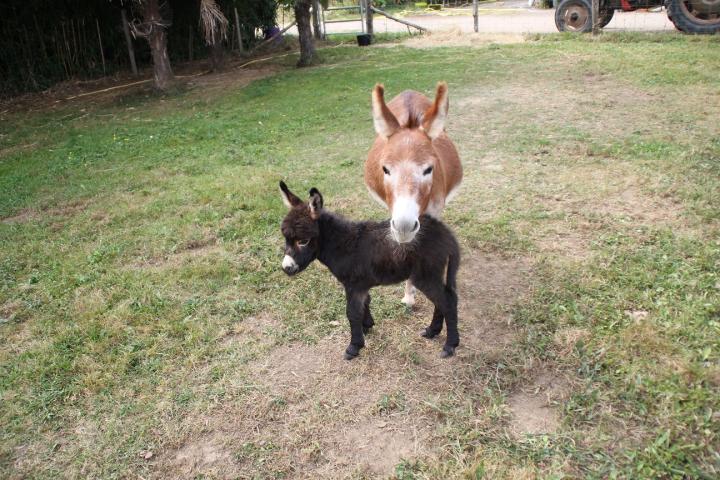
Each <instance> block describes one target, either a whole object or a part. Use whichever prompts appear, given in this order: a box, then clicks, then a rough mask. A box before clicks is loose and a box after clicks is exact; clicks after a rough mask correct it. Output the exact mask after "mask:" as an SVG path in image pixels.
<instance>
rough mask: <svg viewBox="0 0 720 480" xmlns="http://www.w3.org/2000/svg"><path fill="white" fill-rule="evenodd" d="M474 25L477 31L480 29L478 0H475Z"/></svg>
mask: <svg viewBox="0 0 720 480" xmlns="http://www.w3.org/2000/svg"><path fill="white" fill-rule="evenodd" d="M473 25H474V28H475V33H477V31H478V0H473Z"/></svg>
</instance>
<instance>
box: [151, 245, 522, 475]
mask: <svg viewBox="0 0 720 480" xmlns="http://www.w3.org/2000/svg"><path fill="white" fill-rule="evenodd" d="M530 274H531V267H530V265H529V263H528V262H527V261H526V260H523V259H517V258H501V257H498V256H493V255H484V254H478V253H475V252H468V253H466V255H465V257H464V259H463V263H462V266H461V269H460V273H459V295H460V302H461V306H460V333H461V346H460V348H458V350H457V355H456V357H455V358H452V359H441V358H440V357H439V353H440V350H441V347H442V342H443V341H444V335H441V336H440V338H439V339H437V340H435V341H428V340H426V339H423V338H421V337H420V336H419V331H420V330H421V329H422V328H423V327H425V326H426V325H427V324H428V323H429V321H430V318H431V313H432V312H431V307H430V305H428V302H427V300H425V299H421V301H420V304H419V306H418V307H417V309H416V311H415V312H414V313H413V315H410V316H408V317H406V319H404V320H403V321H401V322H396V321H393V322H390V321H383V320H382V319H380V318H376V326H375V329H374V331H373V332H372V333H371V334H369V335H368V336H367V337H366V348H365V349H364V350H363V351H362V352H361V354H360V356H359V357H358V358H356V359H355V360H353V361H351V362H348V361H345V360H343V358H342V354H343V352H344V349H345V347H346V346H347V342H348V340H349V334H348V332H347V327H346V324H345V319H344V317H343V318H339V319H338V320H339V321H340V322H341V324H340V326H339V327H338V329H337V330H336V331H335V332H334V333H332V334H330V335H328V336H326V337H324V338H322V339H320V340H319V341H318V342H317V343H313V344H311V343H307V344H306V343H298V342H295V343H290V344H283V345H279V346H276V347H274V348H271V349H270V350H269V351H267V350H266V353H265V354H263V355H262V356H261V357H260V358H258V359H257V360H255V361H252V362H251V363H250V364H249V365H248V366H247V368H246V371H245V373H244V375H243V379H244V380H243V382H244V384H245V385H246V386H247V387H248V388H249V391H248V393H247V395H246V396H245V397H243V398H242V399H241V400H240V401H238V402H223V403H222V404H220V405H217V406H216V408H213V409H212V410H211V411H210V412H207V413H205V414H203V415H202V419H194V420H192V421H191V422H190V423H189V424H188V425H187V427H186V428H184V429H183V430H184V433H183V434H182V435H181V436H180V437H179V440H178V441H177V444H175V445H172V444H171V445H168V446H167V448H166V450H165V451H163V452H160V454H159V455H158V459H159V460H158V463H157V464H156V472H157V476H158V477H160V476H162V475H169V474H170V475H174V476H176V477H177V478H192V477H193V476H196V475H203V474H204V475H214V476H217V477H219V478H235V477H239V478H250V477H253V476H255V477H257V476H260V477H263V476H273V475H285V476H287V477H290V478H319V479H335V478H347V477H349V476H361V477H365V478H368V477H369V478H386V477H387V476H389V475H391V474H392V473H393V472H394V468H395V466H396V465H397V464H399V463H400V462H401V461H403V460H404V459H406V460H412V459H420V458H432V457H433V456H436V455H439V454H440V451H441V450H442V446H443V442H442V438H443V437H442V431H443V428H444V420H443V416H442V414H439V413H438V411H437V407H435V406H434V405H435V404H437V403H438V402H440V401H441V400H442V399H443V398H447V397H448V396H452V395H453V392H456V391H460V390H465V389H471V390H472V391H482V389H483V388H484V387H485V386H486V385H485V384H483V383H482V382H481V381H478V380H477V377H473V374H472V372H473V371H475V370H476V369H477V365H476V361H477V360H478V359H479V358H480V357H482V358H484V359H485V360H486V361H487V362H488V363H491V364H492V362H493V358H495V357H496V356H497V355H499V352H500V351H501V350H502V349H503V348H504V347H505V346H507V345H508V343H509V342H511V341H512V340H513V338H514V327H513V326H512V319H511V315H510V306H511V305H512V304H514V303H515V302H517V301H518V299H519V298H520V297H521V296H522V295H523V294H524V293H525V292H526V291H527V288H528V278H529V276H530ZM393 292H395V290H393ZM388 294H389V292H388V291H387V290H385V291H383V290H382V289H378V290H377V291H374V295H388ZM398 301H399V297H398ZM277 327H279V325H278V323H277V321H276V320H275V319H274V318H273V317H272V316H271V315H269V314H260V315H257V316H255V317H250V318H248V319H246V320H245V321H243V322H242V324H241V325H239V326H238V327H237V328H236V329H235V330H234V331H233V332H232V334H231V335H230V336H229V337H226V338H225V339H224V340H222V341H224V342H226V343H225V345H226V347H228V348H229V349H232V348H234V347H237V348H240V347H241V346H242V345H247V344H248V343H249V342H261V340H259V338H260V337H262V336H263V335H265V334H266V333H267V331H268V329H275V328H277ZM242 337H247V338H245V339H244V338H242ZM228 342H229V343H228ZM493 368H494V367H493ZM488 381H489V380H488ZM457 389H460V390H457ZM207 438H210V439H211V441H208V440H206V439H207ZM189 445H192V447H188V446H189ZM201 445H210V447H202V446H201ZM203 448H206V449H209V450H208V451H207V452H204V450H203ZM188 451H189V452H191V453H190V454H189V453H187V452H188ZM200 457H207V458H209V459H210V460H209V461H206V462H205V463H203V461H201V460H200V459H199V458H200ZM161 472H162V473H161Z"/></svg>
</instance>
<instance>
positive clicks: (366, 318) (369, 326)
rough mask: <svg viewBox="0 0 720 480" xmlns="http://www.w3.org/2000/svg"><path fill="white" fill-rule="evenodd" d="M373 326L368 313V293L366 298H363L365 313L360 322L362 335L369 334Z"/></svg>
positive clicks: (373, 322)
mask: <svg viewBox="0 0 720 480" xmlns="http://www.w3.org/2000/svg"><path fill="white" fill-rule="evenodd" d="M374 325H375V320H373V317H372V314H371V313H370V294H369V293H368V295H367V297H365V312H364V315H363V322H362V326H363V333H369V332H370V330H372V328H373V326H374Z"/></svg>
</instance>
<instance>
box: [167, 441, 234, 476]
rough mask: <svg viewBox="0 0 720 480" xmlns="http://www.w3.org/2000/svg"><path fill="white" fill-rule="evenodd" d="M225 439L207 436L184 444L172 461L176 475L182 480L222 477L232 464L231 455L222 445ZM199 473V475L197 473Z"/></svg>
mask: <svg viewBox="0 0 720 480" xmlns="http://www.w3.org/2000/svg"><path fill="white" fill-rule="evenodd" d="M224 441H225V439H223V438H222V437H219V438H218V436H217V435H213V434H209V435H205V436H202V437H200V438H196V439H193V440H191V441H188V442H187V443H185V444H184V445H183V446H182V447H180V449H178V451H177V452H176V453H175V458H174V459H173V461H174V463H175V465H176V467H177V473H178V474H179V475H180V476H182V477H183V478H197V476H198V475H199V474H200V475H203V476H208V475H209V476H222V475H223V474H224V472H226V471H227V467H226V466H227V465H228V464H231V463H232V454H231V452H230V451H228V449H227V447H226V446H225V445H224ZM199 472H201V473H199Z"/></svg>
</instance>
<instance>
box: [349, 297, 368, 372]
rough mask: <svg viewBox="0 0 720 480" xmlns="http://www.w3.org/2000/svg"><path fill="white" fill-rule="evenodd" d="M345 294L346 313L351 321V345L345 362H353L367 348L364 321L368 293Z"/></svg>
mask: <svg viewBox="0 0 720 480" xmlns="http://www.w3.org/2000/svg"><path fill="white" fill-rule="evenodd" d="M345 294H346V295H347V306H346V313H347V318H348V320H349V321H350V345H348V347H347V348H346V349H345V360H352V359H353V358H355V357H357V356H358V354H359V353H360V349H361V348H363V347H364V346H365V336H364V335H363V320H364V319H365V298H366V297H367V294H368V292H367V291H364V292H358V291H354V290H351V289H346V290H345Z"/></svg>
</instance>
